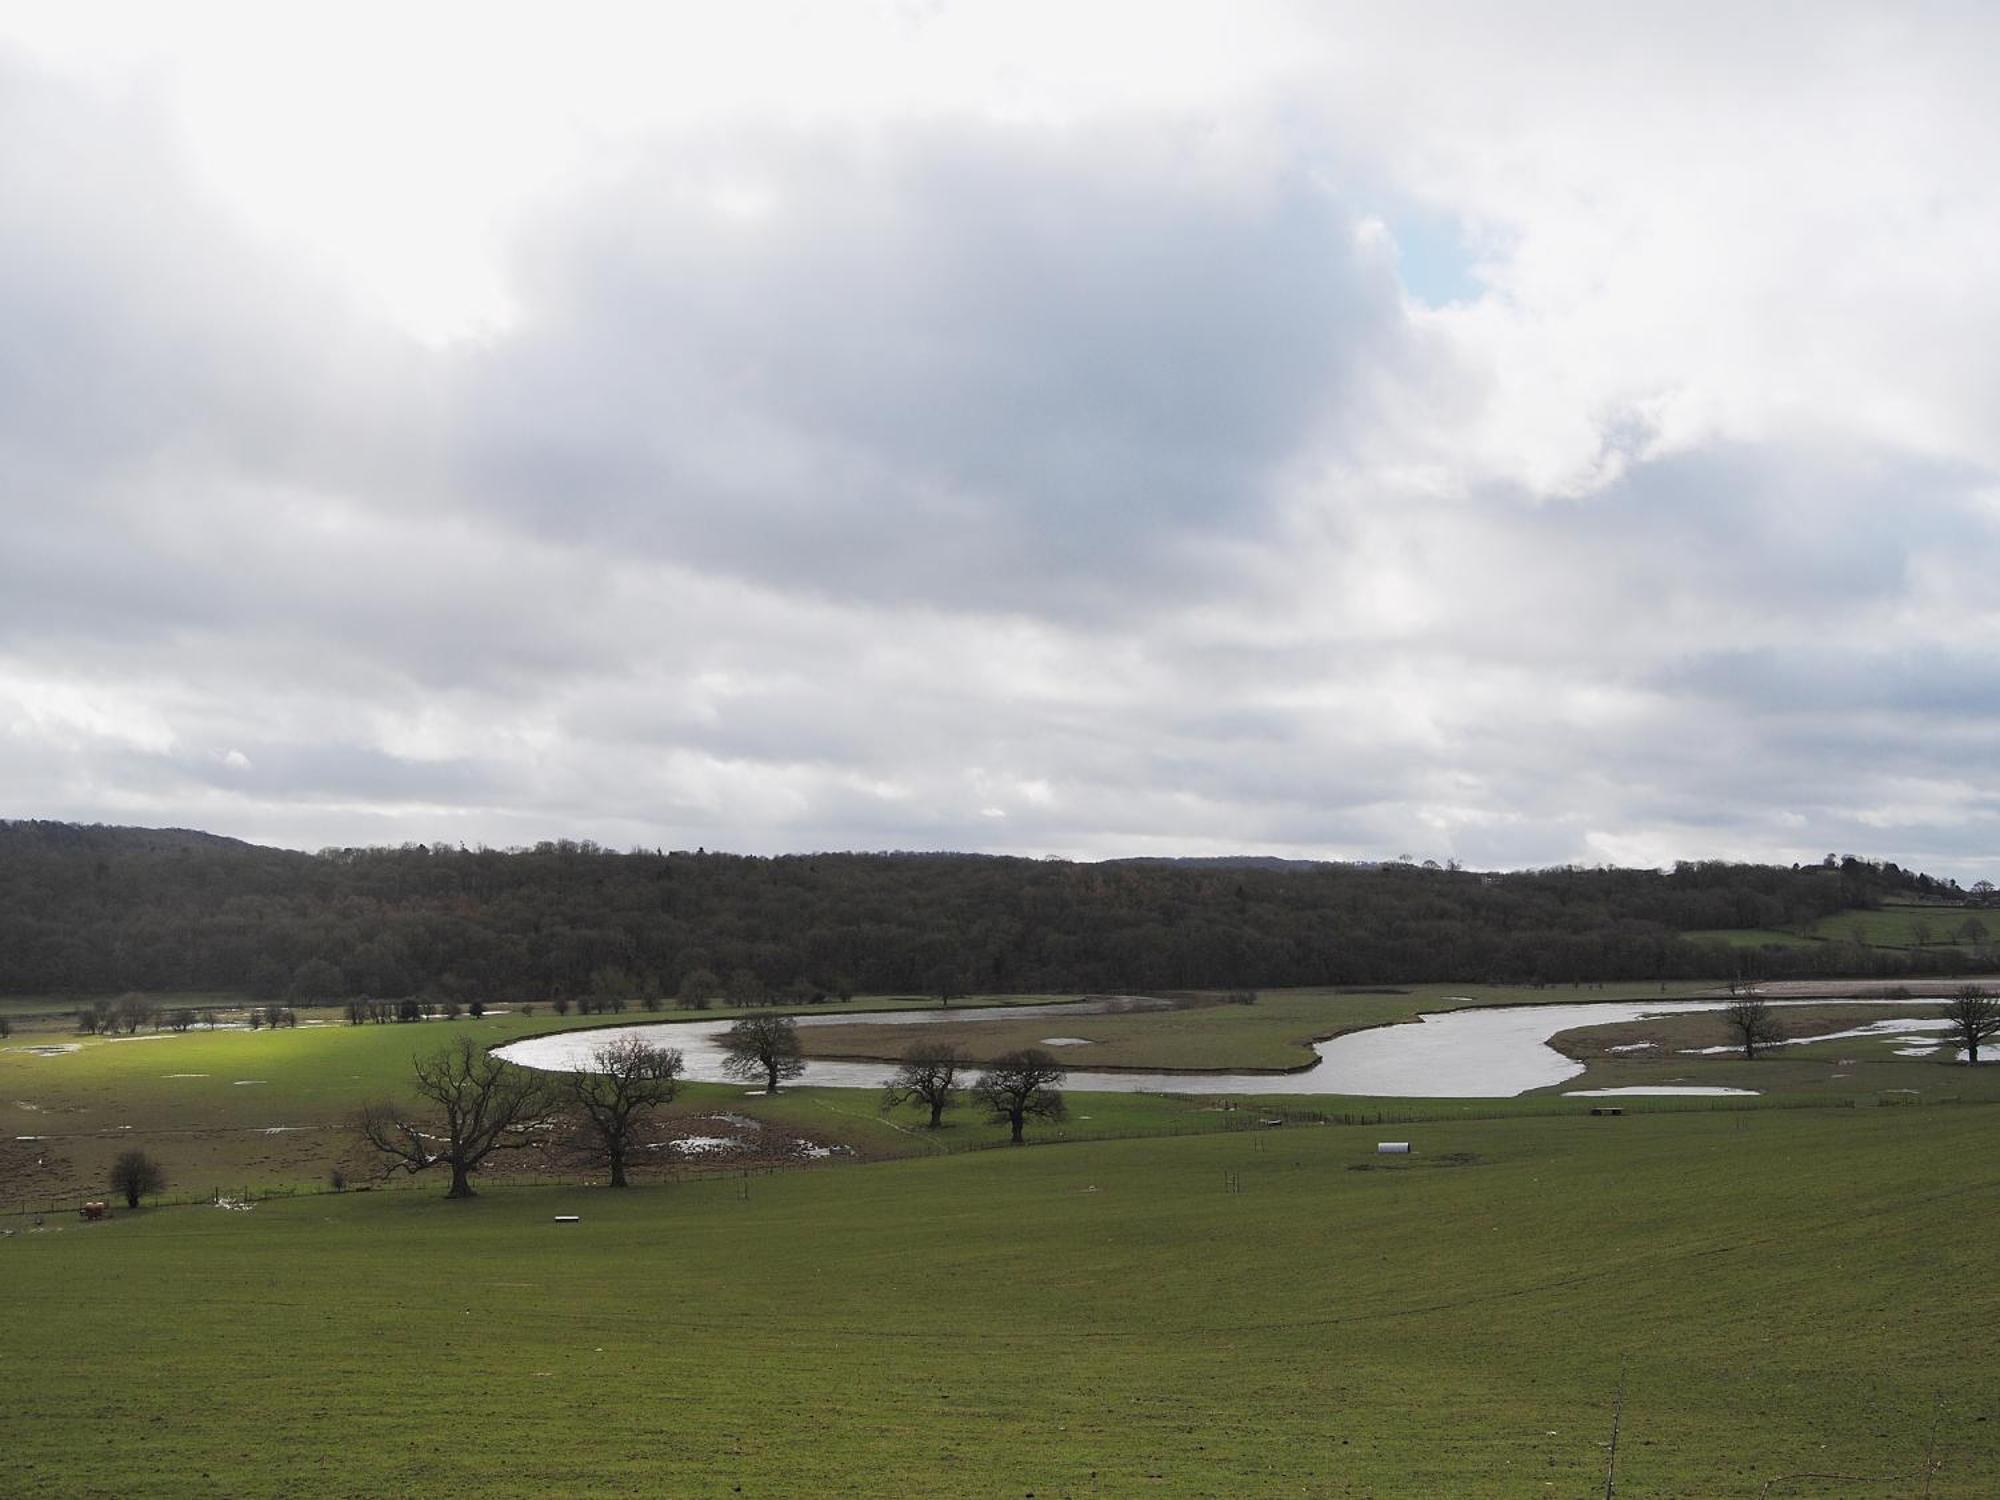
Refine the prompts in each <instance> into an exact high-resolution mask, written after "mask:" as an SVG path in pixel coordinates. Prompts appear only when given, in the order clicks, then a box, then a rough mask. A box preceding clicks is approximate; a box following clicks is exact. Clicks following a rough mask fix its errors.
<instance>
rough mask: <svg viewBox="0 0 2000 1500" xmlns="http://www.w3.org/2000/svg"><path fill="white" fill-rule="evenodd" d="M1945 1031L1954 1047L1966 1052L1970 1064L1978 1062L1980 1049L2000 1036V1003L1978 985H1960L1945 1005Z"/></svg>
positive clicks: (1966, 1058)
mask: <svg viewBox="0 0 2000 1500" xmlns="http://www.w3.org/2000/svg"><path fill="white" fill-rule="evenodd" d="M1944 1029H1945V1035H1946V1036H1948V1037H1950V1038H1951V1040H1952V1044H1953V1045H1954V1046H1957V1047H1963V1048H1964V1049H1965V1060H1966V1061H1967V1062H1974V1063H1976V1062H1978V1061H1979V1049H1980V1047H1981V1046H1982V1045H1983V1044H1984V1043H1986V1042H1990V1041H1992V1040H1993V1038H1994V1037H1996V1036H2000V1000H1996V999H1995V998H1994V997H1993V996H1991V995H1989V994H1987V993H1986V991H1984V990H1982V989H1981V988H1980V987H1979V986H1978V985H1976V984H1968V985H1962V986H1960V988H1959V991H1958V993H1957V994H1956V995H1954V996H1952V998H1951V999H1950V1000H1948V1001H1946V1002H1945V1007H1944Z"/></svg>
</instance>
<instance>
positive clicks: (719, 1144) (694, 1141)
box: [659, 1135, 748, 1156]
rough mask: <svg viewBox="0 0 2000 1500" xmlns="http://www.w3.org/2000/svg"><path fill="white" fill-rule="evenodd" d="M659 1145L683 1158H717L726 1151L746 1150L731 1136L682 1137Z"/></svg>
mask: <svg viewBox="0 0 2000 1500" xmlns="http://www.w3.org/2000/svg"><path fill="white" fill-rule="evenodd" d="M659 1145H660V1146H661V1147H663V1148H665V1149H666V1150H668V1151H678V1152H680V1153H681V1155H683V1156H719V1155H721V1154H722V1153H724V1152H726V1151H743V1150H746V1149H748V1148H747V1146H746V1144H745V1143H744V1142H743V1141H741V1140H739V1139H737V1138H736V1137H735V1136H733V1135H684V1136H682V1137H681V1138H680V1139H679V1140H677V1141H661V1142H659Z"/></svg>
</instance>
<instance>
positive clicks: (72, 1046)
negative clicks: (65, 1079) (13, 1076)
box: [7, 1042, 83, 1057]
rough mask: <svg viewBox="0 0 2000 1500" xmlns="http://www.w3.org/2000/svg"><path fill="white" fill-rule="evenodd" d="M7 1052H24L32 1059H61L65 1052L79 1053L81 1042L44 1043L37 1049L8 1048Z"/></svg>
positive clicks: (81, 1048) (81, 1047)
mask: <svg viewBox="0 0 2000 1500" xmlns="http://www.w3.org/2000/svg"><path fill="white" fill-rule="evenodd" d="M7 1050H8V1051H9V1052H26V1053H29V1054H30V1055H32V1056H34V1057H61V1056H62V1055H63V1054H64V1053H66V1052H81V1051H82V1050H83V1044H82V1043H81V1042H46V1043H44V1044H43V1045H41V1046H39V1047H9V1048H8V1049H7Z"/></svg>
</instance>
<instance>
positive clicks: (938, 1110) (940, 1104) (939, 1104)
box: [931, 1058, 1978, 1130]
mask: <svg viewBox="0 0 2000 1500" xmlns="http://www.w3.org/2000/svg"><path fill="white" fill-rule="evenodd" d="M1974 1061H1975V1062H1976V1061H1978V1059H1977V1058H1975V1059H1974ZM943 1118H944V1100H942V1099H933V1100H932V1101H931V1129H933V1130H936V1129H937V1128H938V1121H940V1120H942V1119H943Z"/></svg>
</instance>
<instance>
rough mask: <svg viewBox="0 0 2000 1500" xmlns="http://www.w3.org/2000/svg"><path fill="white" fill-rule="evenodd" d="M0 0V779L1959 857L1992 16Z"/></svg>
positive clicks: (1165, 849)
mask: <svg viewBox="0 0 2000 1500" xmlns="http://www.w3.org/2000/svg"><path fill="white" fill-rule="evenodd" d="M315 9H317V11H318V15H317V16H316V17H314V16H310V15H308V14H307V8H306V7H300V6H261V5H244V6H241V7H230V8H225V7H204V6H199V5H188V4H177V5H174V6H159V5H152V4H140V5H135V6H132V7H130V8H120V7H96V6H90V5H81V4H79V5H64V6H50V5H35V6H26V7H16V6H14V5H11V4H8V3H6V0H0V789H4V790H0V816H14V817H50V818H66V819H78V820H84V821H104V822H118V823H137V824H147V825H155V824H174V825H181V826H191V827H200V828H206V829H210V830H213V831H216V832H221V833H228V834H233V835H237V836H239V837H244V838H250V839H254V840H258V841H262V842H270V843H282V844H290V845H297V846H300V847H305V848H316V847H319V846H322V845H328V844H362V843H399V842H402V841H404V840H409V839H418V840H424V841H426V842H431V841H437V840H445V841H453V842H456V841H463V842H466V843H477V842H486V843H490V844H494V845H501V846H505V845H512V844H519V843H527V842H532V841H535V840H537V839H542V838H551V837H562V836H569V837H578V838H586V837H587V838H595V839H597V840H599V841H601V842H603V843H607V844H610V845H612V846H615V847H626V846H631V845H645V846H649V847H650V846H654V845H659V846H664V847H670V848H679V847H693V846H695V845H706V846H707V847H709V848H724V849H735V850H744V851H752V852H780V851H788V850H815V849H842V848H855V849H881V848H909V849H919V848H947V849H976V850H990V851H995V852H1011V853H1021V854H1035V855H1040V854H1062V855H1068V856H1072V857H1079V858H1097V857H1105V856H1111V855H1121V854H1147V853H1150V854H1163V853H1181V854H1215V853H1235V852H1259V853H1274V854H1283V855H1290V856H1295V857H1323V858H1362V859H1370V858H1393V857H1396V856H1398V855H1404V854H1407V855H1411V856H1414V857H1416V858H1420V859H1421V858H1426V857H1429V858H1436V859H1439V860H1444V859H1447V858H1456V859H1459V860H1461V861H1463V862H1465V863H1466V864H1468V865H1474V866H1481V867H1512V866H1521V865H1543V864H1553V863H1561V862H1569V861H1577V862H1585V863H1600V862H1609V863H1617V864H1645V865H1651V864H1660V863H1665V862H1669V861H1672V860H1674V859H1678V858H1706V857H1729V858H1751V859H1760V860H1780V861H1791V860H1816V859H1818V858H1820V857H1821V856H1822V855H1824V854H1826V853H1828V852H1838V853H1843V854H1845V853H1850V852H1851V853H1857V854H1863V855H1871V856H1876V857H1881V858H1889V859H1895V860H1898V861H1900V862H1904V863H1907V864H1913V865H1916V866H1918V867H1920V868H1924V869H1928V870H1931V871H1933V872H1935V873H1939V874H1949V875H1956V876H1958V877H1959V878H1961V879H1965V880H1971V879H1976V878H1980V877H1982V876H2000V857H1997V856H1996V851H2000V613H1996V604H1995V597H1996V587H2000V478H1996V476H2000V420H1996V414H2000V353H1996V351H2000V271H1997V270H1996V268H2000V260H1996V255H2000V250H1996V247H2000V109H1996V108H1995V107H1994V105H1993V81H1992V73H1991V67H1992V59H1993V58H1994V57H1995V56H2000V11H1996V10H1994V9H1993V8H1992V7H1990V6H1981V5H1965V6H1962V7H1961V6H1943V5H1930V6H1923V5H1909V4H1900V3H1899V4H1882V5H1878V6H1861V7H1849V6H1842V5H1837V4H1818V3H1815V4H1811V5H1800V6H1791V5H1753V6H1745V5H1742V4H1740V3H1727V4H1716V5H1701V4H1687V3H1675V4H1672V5H1664V4H1663V5H1658V6H1651V7H1639V6H1625V5H1618V6H1605V5H1602V4H1599V3H1585V4H1577V5H1531V4H1510V5H1505V6H1495V5H1491V4H1468V5H1464V6H1448V5H1425V6H1405V5H1392V6H1391V5H1381V4H1374V3H1370V4H1362V5H1356V6H1353V7H1351V8H1347V9H1343V8H1342V7H1339V6H1336V5H1331V4H1323V3H1314V4H1311V5H1302V6H1298V7H1292V6H1286V5H1274V6H1270V7H1258V6H1254V5H1249V4H1246V3H1244V0H1229V3H1224V4H1218V5H1214V6H1207V5H1196V4H1164V5H1163V4H1157V3H1136V4H1130V5H1113V4H1079V3H1076V0H1065V3H1052V4H1047V5H1040V4H1028V3H1022V0H1007V3H998V4H993V5H990V6H988V5H959V4H954V3H951V0H937V3H930V0H900V3H883V4H859V3H853V4H844V5H836V4H826V3H807V4H801V5H797V6H783V5H761V4H745V3H737V0H732V3H731V4H729V5H702V6H695V5H685V6H661V5H644V6H634V7H631V8H623V7H612V6H589V5H583V6H564V7H553V6H546V5H542V6H534V7H523V8H522V9H521V10H519V11H511V10H509V9H508V8H506V7H502V6H495V5H492V4H476V5H467V6H464V7H454V6H447V5H425V6H409V5H394V6H381V7H376V6H371V5H365V4H357V3H353V0H344V3H342V4H340V5H338V6H323V7H316V8H315Z"/></svg>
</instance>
